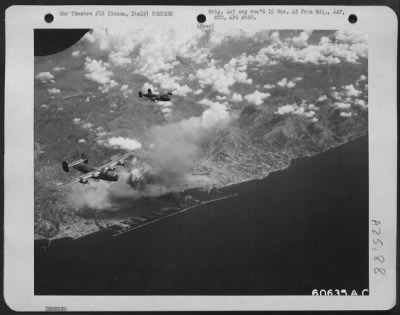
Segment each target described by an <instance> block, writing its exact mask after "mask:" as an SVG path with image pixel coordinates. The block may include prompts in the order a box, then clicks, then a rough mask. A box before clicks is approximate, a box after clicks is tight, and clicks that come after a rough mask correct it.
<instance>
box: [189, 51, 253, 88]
mask: <svg viewBox="0 0 400 315" xmlns="http://www.w3.org/2000/svg"><path fill="white" fill-rule="evenodd" d="M196 77H197V79H198V80H199V83H200V85H211V86H212V87H213V89H214V90H215V91H217V92H219V93H222V94H229V93H230V89H229V88H230V87H231V86H232V85H233V84H235V83H245V84H252V83H253V80H252V79H250V78H248V77H247V72H246V67H245V65H244V63H243V62H241V61H240V60H239V59H236V58H232V59H231V60H230V61H229V62H228V63H227V64H225V65H224V66H223V67H218V66H216V65H214V64H212V65H211V66H209V67H208V68H205V69H199V70H197V72H196Z"/></svg>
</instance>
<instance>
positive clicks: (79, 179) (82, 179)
mask: <svg viewBox="0 0 400 315" xmlns="http://www.w3.org/2000/svg"><path fill="white" fill-rule="evenodd" d="M100 174H101V172H100V171H92V172H89V173H86V174H82V175H80V176H78V177H76V178H74V179H73V180H71V181H70V182H68V183H65V184H59V185H58V186H66V185H70V184H73V183H81V184H87V183H89V180H90V179H99V177H100Z"/></svg>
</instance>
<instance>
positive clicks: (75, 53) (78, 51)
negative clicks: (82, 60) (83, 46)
mask: <svg viewBox="0 0 400 315" xmlns="http://www.w3.org/2000/svg"><path fill="white" fill-rule="evenodd" d="M71 55H72V57H79V56H80V55H81V51H80V50H74V51H73V52H72V53H71Z"/></svg>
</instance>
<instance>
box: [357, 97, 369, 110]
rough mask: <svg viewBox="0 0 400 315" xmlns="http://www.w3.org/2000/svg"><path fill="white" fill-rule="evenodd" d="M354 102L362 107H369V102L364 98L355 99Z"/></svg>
mask: <svg viewBox="0 0 400 315" xmlns="http://www.w3.org/2000/svg"><path fill="white" fill-rule="evenodd" d="M354 104H355V105H358V106H360V107H362V108H368V104H367V102H366V101H365V100H363V99H357V100H355V101H354Z"/></svg>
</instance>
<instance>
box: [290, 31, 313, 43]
mask: <svg viewBox="0 0 400 315" xmlns="http://www.w3.org/2000/svg"><path fill="white" fill-rule="evenodd" d="M311 33H312V31H310V30H307V31H303V32H301V33H300V34H299V35H298V36H295V37H293V38H292V39H291V40H292V43H293V46H295V47H306V46H307V45H308V39H309V38H310V35H311Z"/></svg>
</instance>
